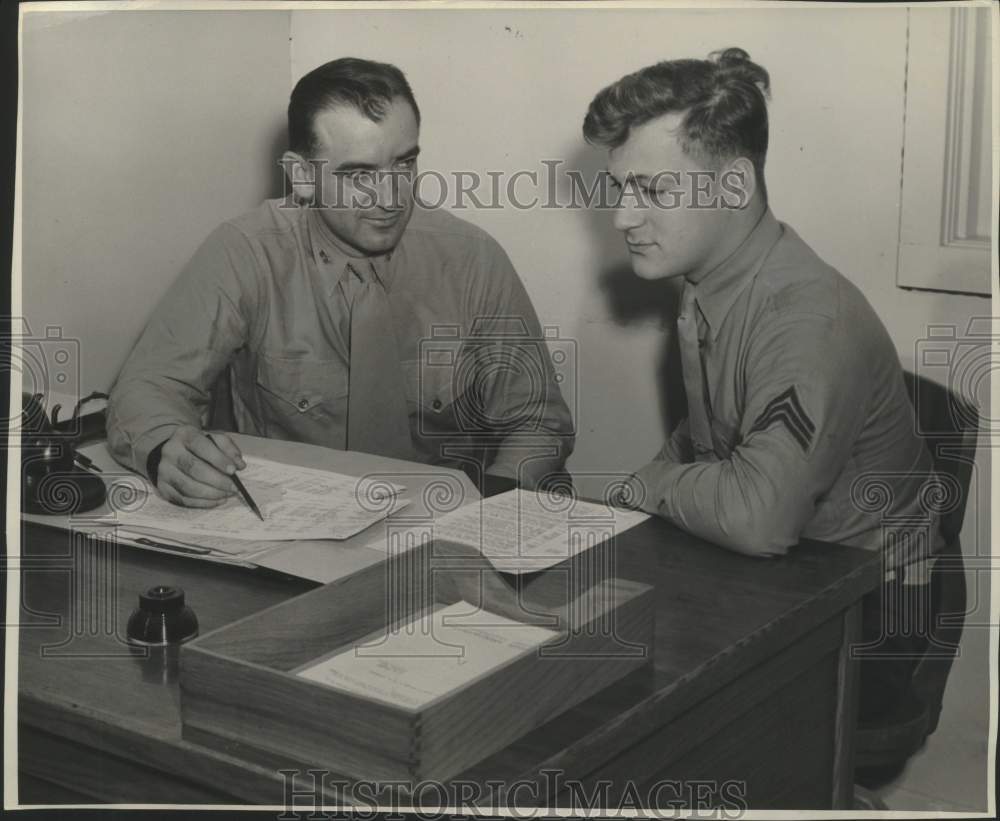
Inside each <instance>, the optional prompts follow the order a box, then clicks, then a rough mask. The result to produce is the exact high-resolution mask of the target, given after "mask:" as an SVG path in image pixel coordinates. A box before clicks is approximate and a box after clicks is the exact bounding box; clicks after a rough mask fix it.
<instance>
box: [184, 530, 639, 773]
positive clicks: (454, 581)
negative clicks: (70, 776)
mask: <svg viewBox="0 0 1000 821" xmlns="http://www.w3.org/2000/svg"><path fill="white" fill-rule="evenodd" d="M432 552H433V551H432V548H431V546H429V545H422V546H418V547H417V548H414V549H412V550H410V551H408V552H407V553H404V554H401V555H397V556H394V557H392V558H390V559H388V560H387V561H385V562H383V563H380V564H379V565H376V566H373V567H369V568H366V569H364V570H362V571H359V572H358V573H356V574H355V575H353V576H350V577H348V578H346V579H341V580H339V581H336V582H333V583H331V584H328V585H326V586H324V587H321V588H318V589H316V590H312V591H309V592H308V593H305V594H303V595H301V596H298V597H296V598H294V599H290V600H289V601H286V602H283V603H281V604H279V605H277V606H275V607H271V608H269V609H267V610H264V611H262V612H260V613H256V614H254V615H251V616H249V617H247V618H244V619H242V620H240V621H237V622H234V623H233V624H230V625H227V626H225V627H222V628H220V629H217V630H214V631H212V632H210V633H207V634H205V635H203V636H202V637H200V638H198V639H196V640H195V641H193V642H191V643H190V644H187V645H184V646H183V647H182V650H181V674H180V687H181V714H182V722H183V735H184V738H185V739H186V740H189V741H193V742H196V743H199V744H203V745H206V746H210V747H213V748H215V749H220V750H222V751H224V752H227V753H229V754H231V755H235V756H238V757H242V758H245V759H249V760H252V761H254V762H255V763H258V764H262V765H264V766H268V767H275V768H279V767H282V768H283V767H289V766H292V767H312V768H316V769H323V770H327V771H329V772H332V773H337V774H340V775H343V776H347V777H349V778H356V779H367V780H374V781H382V780H396V781H403V782H406V783H409V784H416V783H417V782H419V781H422V780H425V779H436V780H441V781H443V780H446V779H448V778H451V777H453V776H455V775H457V774H458V773H460V772H462V771H464V770H466V769H467V768H469V767H470V766H472V765H473V764H475V763H477V762H479V761H481V760H482V759H484V758H486V757H487V756H489V755H491V754H492V753H494V752H496V751H498V750H500V749H503V748H504V747H506V746H508V745H509V744H510V743H511V742H513V741H515V740H516V739H518V738H519V737H521V736H522V735H524V734H526V733H527V732H529V731H531V730H533V729H535V728H536V727H538V726H540V725H542V724H544V723H545V722H547V721H549V720H550V719H552V718H554V717H555V716H557V715H559V714H560V713H562V712H564V711H565V710H568V709H569V708H570V707H572V706H574V705H576V704H578V703H580V702H581V701H583V700H584V699H586V698H588V697H589V696H591V695H593V694H594V693H596V692H597V691H599V690H601V689H603V688H604V687H607V686H608V685H610V684H612V683H613V682H615V681H617V680H618V679H620V678H622V677H623V676H626V675H628V674H629V673H631V672H633V671H634V670H636V669H637V668H639V667H641V666H643V665H645V664H648V663H650V661H651V660H652V659H651V654H652V647H653V612H654V608H653V590H652V588H651V587H650V586H648V585H645V584H640V583H638V582H633V581H628V580H624V579H619V578H605V579H602V580H600V581H598V582H597V583H596V584H595V585H594V586H593V587H591V588H590V589H588V590H586V591H585V592H583V593H581V594H579V595H572V594H570V593H568V592H567V591H569V590H572V589H573V585H565V584H561V583H560V582H559V581H558V569H559V566H558V565H557V566H556V568H553V569H552V570H551V571H544V572H543V573H539V574H533V577H532V578H531V579H530V580H526V581H523V582H521V583H519V584H512V583H511V577H506V576H499V575H498V574H495V573H492V575H491V571H489V570H486V569H484V570H483V572H482V580H483V581H482V583H481V584H480V585H478V593H477V590H476V589H475V588H476V587H477V586H476V585H473V584H471V583H470V579H471V578H472V574H473V571H472V570H470V568H469V567H468V566H467V565H466V566H465V567H464V568H463V569H462V570H461V571H451V570H443V571H442V568H441V567H440V566H439V567H438V568H437V569H436V570H435V571H434V572H433V573H429V572H428V571H429V568H430V567H431V562H430V559H431V554H432ZM452 563H454V562H452ZM553 571H556V572H553ZM522 578H523V577H522ZM395 591H406V592H405V594H404V595H399V594H397V593H396V592H395ZM560 591H562V592H561V593H560ZM476 595H478V596H479V599H478V601H475V600H473V598H474V597H475V596H476ZM560 598H561V600H560ZM463 599H464V600H466V601H470V600H473V601H472V603H473V604H476V605H479V606H482V607H483V609H485V610H487V611H490V612H496V613H503V614H504V615H505V616H507V617H509V618H513V617H514V614H515V613H518V612H519V613H521V615H522V618H521V619H518V620H519V621H523V622H529V623H536V624H538V623H541V624H542V626H545V627H547V628H549V629H552V630H555V631H557V637H556V638H555V639H553V640H550V641H548V642H546V643H544V644H542V645H541V647H539V648H538V649H536V650H530V651H528V652H527V654H525V655H522V656H520V657H517V658H515V659H513V660H512V661H510V662H508V663H506V664H505V665H504V666H502V667H499V668H497V669H495V670H492V671H489V672H487V673H486V674H485V675H483V676H481V677H479V678H476V679H473V680H472V681H469V682H465V683H463V684H462V685H461V686H459V687H456V688H455V689H453V690H450V691H448V692H447V694H446V695H445V696H443V697H440V698H438V699H435V700H434V701H433V702H432V703H430V704H427V705H425V706H424V707H423V708H422V709H419V710H417V709H413V710H411V709H406V708H403V707H400V706H398V705H390V704H388V703H386V702H385V701H379V700H375V699H369V698H367V697H365V696H360V695H353V694H351V693H348V692H345V691H342V690H338V689H336V688H334V687H331V686H328V685H326V684H322V683H319V682H314V681H310V680H308V679H305V678H302V677H300V676H297V675H295V674H294V672H293V671H295V670H297V669H298V668H301V667H302V666H303V665H306V664H308V663H310V662H312V661H313V660H316V659H319V658H321V657H323V656H328V655H329V654H330V653H331V652H332V651H334V650H337V649H341V648H342V649H348V648H350V647H352V646H356V645H357V644H360V643H364V642H366V641H369V640H370V639H371V638H372V637H373V636H379V635H383V634H384V633H385V632H386V630H387V628H389V629H391V628H392V627H394V626H396V625H399V624H401V623H405V622H407V621H409V620H411V619H412V618H413V617H414V615H416V614H419V613H421V612H428V609H433V608H435V607H439V606H442V605H447V604H451V603H454V602H456V601H460V600H463Z"/></svg>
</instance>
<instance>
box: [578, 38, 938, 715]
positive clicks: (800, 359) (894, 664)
mask: <svg viewBox="0 0 1000 821" xmlns="http://www.w3.org/2000/svg"><path fill="white" fill-rule="evenodd" d="M768 94H769V78H768V74H767V72H766V71H765V70H764V69H763V68H761V67H760V66H759V65H757V64H755V63H753V62H751V60H750V58H749V56H748V55H747V54H746V52H744V51H742V50H741V49H736V48H731V49H726V50H725V51H722V52H717V53H715V54H713V55H712V56H711V58H710V59H708V60H674V61H670V62H663V63H659V64H657V65H654V66H650V67H648V68H645V69H642V70H641V71H638V72H636V73H634V74H630V75H628V76H626V77H624V78H622V79H621V80H619V81H618V82H617V83H615V84H613V85H611V86H609V87H608V88H605V89H604V90H603V91H601V92H600V93H599V94H598V95H597V96H596V97H595V98H594V100H593V102H592V103H591V105H590V109H589V111H588V112H587V115H586V119H585V121H584V126H583V130H584V135H585V137H586V139H587V140H588V142H590V143H591V144H593V145H597V146H601V147H604V148H607V149H608V150H609V154H608V170H609V174H610V176H611V179H612V182H613V184H614V185H616V186H618V187H619V188H620V190H621V197H620V200H619V201H618V203H617V208H616V211H615V217H614V220H615V226H616V227H617V228H618V229H619V230H620V231H621V232H622V233H623V234H624V236H625V242H626V244H627V246H628V250H629V254H630V257H631V262H632V266H633V268H634V271H635V273H636V274H637V275H638V276H640V277H643V278H645V279H661V278H667V277H677V278H682V279H683V282H684V284H683V293H682V297H681V310H680V316H679V317H678V320H677V324H678V340H679V346H680V350H681V361H682V369H683V376H684V384H685V392H686V394H687V403H688V415H687V418H686V419H684V420H683V421H682V422H681V424H680V425H678V426H677V428H676V429H675V430H674V431H673V433H672V434H671V435H670V437H669V438H668V439H667V441H666V443H665V444H664V445H663V447H662V449H661V450H660V451H659V452H658V453H657V454H656V456H655V457H654V458H653V460H652V461H651V462H650V463H649V464H647V465H645V466H643V467H641V468H640V469H639V470H637V471H636V472H635V474H634V476H633V478H632V480H631V486H630V487H629V489H628V490H629V495H630V496H631V500H630V503H632V504H635V505H637V506H641V507H642V508H643V509H645V510H646V511H648V512H650V513H654V514H658V515H660V516H663V517H665V518H667V519H669V520H671V521H673V522H675V523H676V524H677V525H678V526H680V527H682V528H684V529H686V530H688V531H691V532H692V533H695V534H697V535H698V536H701V537H703V538H705V539H708V540H710V541H712V542H714V543H716V544H719V545H722V546H724V547H727V548H730V549H732V550H736V551H740V552H742V553H746V554H750V555H753V556H774V555H779V554H783V553H785V552H786V551H787V550H788V549H789V548H790V547H791V546H792V545H794V544H796V543H797V542H798V541H800V540H801V539H804V538H810V539H817V540H822V541H827V542H836V543H840V544H847V545H856V546H860V547H864V548H867V549H871V550H881V551H883V554H884V562H885V571H886V579H887V581H886V585H887V587H886V592H885V596H884V600H885V601H887V602H896V603H897V605H898V603H899V602H900V600H905V601H907V602H909V603H910V605H913V603H914V602H923V601H925V600H926V599H927V598H929V597H924V596H922V595H917V594H913V591H914V590H916V589H918V588H919V589H921V590H923V589H926V588H925V587H924V586H925V585H926V584H927V579H928V572H929V565H930V563H931V561H932V560H933V557H934V554H936V553H938V552H939V551H940V549H941V547H942V539H941V537H940V534H939V533H938V529H937V512H936V511H934V510H928V509H926V508H925V507H924V505H925V504H926V498H927V494H926V489H927V486H928V483H934V482H935V481H936V477H935V475H934V472H933V468H932V463H931V458H930V454H929V453H928V451H927V449H926V448H925V446H924V443H923V441H922V440H921V439H920V438H919V437H918V436H917V434H916V429H915V425H914V415H913V409H912V406H911V404H910V401H909V398H908V394H907V391H906V387H905V383H904V379H903V372H902V369H901V366H900V362H899V358H898V355H897V353H896V349H895V348H894V346H893V343H892V341H891V339H890V338H889V335H888V333H887V332H886V330H885V328H884V326H883V325H882V323H881V321H880V320H879V318H878V317H877V316H876V314H875V312H874V311H873V310H872V308H871V306H870V305H869V304H868V302H867V301H866V300H865V298H864V296H863V295H862V293H861V292H860V291H859V290H858V289H857V288H856V287H855V286H854V285H853V284H851V282H849V281H848V280H847V279H846V278H844V277H843V276H842V275H841V274H839V273H838V272H837V271H835V270H834V269H833V268H831V267H830V266H828V265H827V264H825V263H824V262H823V261H822V260H821V259H820V258H819V257H817V256H816V254H815V253H814V252H813V251H812V250H811V249H810V248H809V246H808V245H806V243H805V242H803V241H802V239H801V238H799V236H798V235H797V234H796V233H795V232H794V231H793V230H792V229H791V228H789V227H788V226H787V225H784V224H782V223H780V222H778V221H777V220H776V219H775V217H774V215H773V214H772V213H771V211H770V209H769V207H768V203H767V198H766V195H765V188H764V161H765V156H766V153H767V140H768V121H767V103H766V98H767V96H768ZM873 480H876V481H879V482H883V483H885V485H886V486H887V488H888V491H887V493H888V498H887V500H886V505H885V506H884V509H882V510H875V509H874V507H873V506H872V505H871V504H865V503H864V494H865V493H866V492H870V491H871V488H870V487H868V488H866V483H870V482H871V481H873ZM623 501H625V502H626V503H629V500H628V499H624V500H623ZM904 522H910V523H914V524H912V525H904V524H900V523H904ZM893 523H894V524H893ZM901 585H905V586H906V587H907V588H908V589H909V593H910V594H908V595H906V596H902V595H900V593H899V590H898V589H897V588H898V587H899V586H901ZM890 588H891V590H890ZM879 606H880V605H879V600H878V598H877V597H875V598H870V600H869V601H868V602H867V603H866V607H867V609H866V614H865V618H866V624H865V630H866V634H867V638H868V640H869V641H878V640H880V639H882V638H884V636H883V635H882V630H883V626H884V623H885V615H886V614H884V613H881V612H880V611H879ZM917 644H918V645H920V646H919V648H917V647H916V645H914V644H909V645H908V646H907V647H906V650H907V653H906V657H905V658H903V657H897V658H896V659H894V660H892V661H891V662H889V661H886V662H884V663H883V662H881V661H880V662H875V663H867V662H866V663H865V664H863V665H862V674H861V678H862V694H861V719H862V721H863V722H871V721H876V720H878V719H879V718H880V717H883V716H885V715H887V714H888V713H890V712H891V711H892V710H894V709H896V708H897V707H898V706H899V705H900V704H901V703H902V702H903V701H905V700H906V699H907V698H908V697H909V695H908V689H907V688H908V686H909V682H910V673H911V671H912V669H913V666H914V664H915V661H914V650H915V649H918V653H917V655H919V652H923V651H924V650H925V649H926V647H927V641H926V636H925V637H924V640H923V642H922V644H921V643H920V642H917ZM883 648H884V649H885V650H886V652H889V653H892V652H893V649H892V645H891V641H889V642H887V643H886V644H884V645H883Z"/></svg>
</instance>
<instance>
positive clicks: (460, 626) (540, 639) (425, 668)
mask: <svg viewBox="0 0 1000 821" xmlns="http://www.w3.org/2000/svg"><path fill="white" fill-rule="evenodd" d="M556 635H558V634H557V633H555V632H554V631H552V630H547V629H545V628H544V627H535V626H532V625H527V624H521V623H520V622H516V621H513V620H511V619H508V618H504V617H503V616H499V615H496V614H494V613H488V612H486V611H483V610H476V609H475V608H473V607H472V605H470V604H468V603H466V602H458V603H456V604H453V605H451V606H449V607H444V608H441V609H440V610H436V611H435V612H434V613H432V614H429V615H423V616H420V617H418V618H417V619H414V620H412V621H410V622H408V623H406V624H404V625H402V626H401V627H400V628H399V629H397V630H395V631H393V632H391V633H387V634H386V635H385V636H383V637H381V638H380V639H379V640H377V641H372V642H369V643H367V644H364V645H361V646H359V647H356V648H355V647H351V648H349V649H348V650H345V651H343V652H341V653H338V654H336V655H334V656H331V657H329V658H327V659H325V660H323V661H320V662H318V663H316V664H312V665H310V666H308V667H306V668H304V669H302V670H300V671H299V673H298V675H300V676H302V677H303V678H307V679H309V680H310V681H317V682H320V683H321V684H326V685H329V686H330V687H336V688H337V689H338V690H345V691H347V692H349V693H354V694H356V695H359V696H364V697H365V698H375V699H378V700H380V701H383V702H386V703H388V704H392V705H395V706H398V707H404V708H406V709H410V710H416V709H420V708H423V707H426V706H427V705H428V704H430V703H431V702H432V701H434V699H436V698H439V697H441V696H444V695H446V694H448V693H451V692H452V691H454V690H456V689H457V688H459V687H462V686H463V685H467V684H469V683H471V682H472V681H475V680H476V679H477V678H479V677H481V676H483V675H485V674H486V673H488V672H490V671H491V670H494V669H496V668H498V667H501V666H503V665H505V664H508V663H509V662H511V661H514V660H515V659H517V658H519V657H521V656H523V655H525V654H526V653H530V652H535V651H536V650H537V648H538V647H539V646H540V645H542V644H544V643H545V642H547V641H549V640H551V639H553V638H555V637H556Z"/></svg>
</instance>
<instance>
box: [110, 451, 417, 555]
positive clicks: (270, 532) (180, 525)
mask: <svg viewBox="0 0 1000 821" xmlns="http://www.w3.org/2000/svg"><path fill="white" fill-rule="evenodd" d="M245 461H246V465H247V466H246V468H245V469H244V470H241V471H240V473H239V477H240V479H241V480H242V481H243V484H244V485H245V486H246V488H247V491H248V492H249V493H250V496H251V497H253V499H254V501H255V502H256V503H257V505H258V506H259V507H260V509H261V513H263V515H264V521H261V520H260V519H258V518H257V516H256V515H255V514H254V513H253V511H251V510H250V508H249V507H247V505H246V503H245V502H244V501H243V499H242V498H241V497H240V496H239V495H234V496H232V497H231V498H230V499H228V500H227V501H226V502H225V503H223V504H222V505H220V506H219V507H216V508H186V507H180V506H179V505H174V504H171V503H170V502H168V501H167V500H166V499H163V498H162V497H161V496H160V495H159V494H158V493H157V492H156V491H155V490H154V489H153V487H152V486H151V485H150V484H149V482H147V481H146V480H145V479H143V478H142V477H140V476H129V477H127V478H125V479H119V480H116V482H115V483H114V484H112V486H111V487H110V488H109V491H108V500H109V505H110V506H111V508H112V511H111V512H110V513H108V514H107V515H106V516H105V517H103V520H104V521H106V522H109V523H115V524H119V525H122V526H123V527H128V528H147V529H149V528H153V529H156V530H158V531H166V532H169V533H171V534H173V538H174V539H177V538H178V536H180V535H181V534H183V535H187V536H191V537H195V538H197V539H198V542H197V543H199V544H201V543H202V542H203V541H204V540H206V539H210V540H217V541H214V545H212V546H214V547H215V548H216V549H219V550H222V551H223V552H242V551H239V550H238V547H236V546H234V545H232V542H233V541H250V542H262V541H290V540H297V539H337V540H341V539H348V538H350V537H351V536H353V535H355V534H356V533H360V532H361V531H362V530H364V529H365V528H367V527H369V526H371V525H373V524H374V523H375V522H378V521H381V520H382V519H384V518H385V517H386V516H387V515H389V513H391V512H394V511H395V510H399V509H401V508H402V507H403V506H405V505H406V504H407V503H406V502H405V501H403V500H400V499H399V498H398V494H399V493H400V492H401V491H402V490H403V489H404V488H403V487H402V486H400V485H394V484H391V483H388V482H383V481H378V480H372V479H358V478H356V477H354V476H345V475H343V474H340V473H331V472H329V471H324V470H315V469H312V468H304V467H296V466H294V465H287V464H284V463H281V462H273V461H271V460H269V459H260V458H257V457H253V456H247V457H245ZM121 483H124V484H125V485H126V486H125V487H118V488H117V489H116V487H115V485H117V484H121ZM227 546H228V547H229V549H228V550H226V547H227ZM261 546H262V545H258V546H257V547H258V549H259V547H261Z"/></svg>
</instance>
